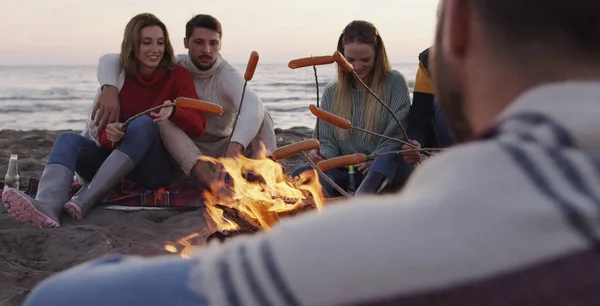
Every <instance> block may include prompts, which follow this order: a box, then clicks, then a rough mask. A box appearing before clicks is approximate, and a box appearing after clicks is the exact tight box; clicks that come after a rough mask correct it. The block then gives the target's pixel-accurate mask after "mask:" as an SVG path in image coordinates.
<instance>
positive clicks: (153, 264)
mask: <svg viewBox="0 0 600 306" xmlns="http://www.w3.org/2000/svg"><path fill="white" fill-rule="evenodd" d="M196 264H197V261H196V260H193V259H182V258H180V257H179V256H178V255H169V256H160V257H156V258H152V259H146V258H141V257H131V256H128V257H125V256H107V257H104V258H100V259H96V260H92V261H89V262H86V263H84V264H81V265H78V266H76V267H74V268H71V269H68V270H66V271H63V272H60V273H58V274H55V275H53V276H51V277H49V278H47V279H45V280H44V281H42V282H41V283H40V284H38V285H37V286H36V287H35V288H34V289H33V291H32V292H31V293H30V294H29V296H28V297H27V299H26V300H25V303H24V304H23V305H25V306H38V305H39V306H41V305H44V306H59V305H86V306H99V305H114V306H121V305H122V306H138V305H139V306H141V305H144V306H154V305H156V306H159V305H160V306H162V305H181V306H188V305H189V306H192V305H194V306H204V305H208V302H207V301H206V299H204V298H203V297H202V296H200V295H198V294H197V293H195V292H193V291H192V290H191V289H190V288H189V286H188V283H189V281H190V272H191V271H192V269H193V267H194V266H195V265H196Z"/></svg>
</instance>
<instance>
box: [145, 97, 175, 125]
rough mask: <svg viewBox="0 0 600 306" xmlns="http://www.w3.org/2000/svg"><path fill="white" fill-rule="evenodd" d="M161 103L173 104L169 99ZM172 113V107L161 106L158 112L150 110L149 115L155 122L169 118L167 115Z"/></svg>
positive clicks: (169, 115)
mask: <svg viewBox="0 0 600 306" xmlns="http://www.w3.org/2000/svg"><path fill="white" fill-rule="evenodd" d="M163 104H173V102H171V101H165V102H163ZM172 114H173V107H172V106H169V107H163V108H161V109H160V110H159V111H158V113H156V112H151V113H150V117H152V118H154V119H153V120H152V122H154V123H156V122H159V121H163V120H166V119H169V117H171V115H172Z"/></svg>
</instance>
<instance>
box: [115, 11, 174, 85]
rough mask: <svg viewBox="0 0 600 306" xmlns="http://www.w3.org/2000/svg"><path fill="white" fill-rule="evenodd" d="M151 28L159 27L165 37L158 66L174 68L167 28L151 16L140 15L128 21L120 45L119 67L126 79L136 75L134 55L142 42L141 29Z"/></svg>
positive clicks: (136, 68)
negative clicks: (121, 68)
mask: <svg viewBox="0 0 600 306" xmlns="http://www.w3.org/2000/svg"><path fill="white" fill-rule="evenodd" d="M152 26H158V27H160V28H161V29H162V31H163V34H164V36H165V51H164V53H163V57H162V59H161V60H160V63H159V64H158V66H159V67H162V68H165V69H173V67H175V53H174V52H173V46H172V45H171V40H170V39H169V32H168V31H167V27H166V26H165V24H164V23H163V22H162V21H160V19H158V18H157V17H156V16H154V15H153V14H150V13H142V14H138V15H136V16H134V17H133V18H131V20H129V22H128V23H127V26H125V32H124V34H123V42H122V43H121V67H123V69H125V74H126V75H127V76H128V77H134V76H135V75H136V74H137V73H138V63H137V59H136V55H137V52H138V51H139V46H140V43H141V40H142V38H141V35H142V29H143V28H145V27H152Z"/></svg>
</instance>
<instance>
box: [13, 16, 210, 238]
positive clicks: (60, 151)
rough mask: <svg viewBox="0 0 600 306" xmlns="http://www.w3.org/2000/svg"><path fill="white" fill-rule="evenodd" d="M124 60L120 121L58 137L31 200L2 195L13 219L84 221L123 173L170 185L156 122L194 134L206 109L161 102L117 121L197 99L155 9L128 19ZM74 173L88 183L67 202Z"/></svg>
mask: <svg viewBox="0 0 600 306" xmlns="http://www.w3.org/2000/svg"><path fill="white" fill-rule="evenodd" d="M121 64H122V66H123V67H125V73H124V74H125V75H124V76H123V77H122V78H121V82H120V84H119V85H120V86H119V87H120V92H119V100H120V108H121V118H120V122H116V123H111V124H108V125H107V126H106V128H105V129H102V130H100V131H95V130H93V129H92V130H86V131H84V133H82V134H81V135H80V134H76V133H70V132H66V133H61V134H60V135H58V137H57V138H56V142H55V143H54V147H53V148H52V152H51V153H50V157H49V158H48V164H47V165H46V167H45V168H44V172H43V173H42V176H41V178H40V182H39V187H38V192H37V194H36V197H35V199H32V198H30V197H29V196H27V195H26V194H24V193H22V192H21V191H19V190H16V189H9V190H7V191H6V192H4V193H3V194H2V200H3V201H4V205H5V206H6V208H7V210H8V213H9V214H10V215H11V216H12V217H13V218H15V219H17V220H19V221H21V222H24V223H28V224H30V225H32V226H36V227H59V226H60V222H59V217H60V215H61V213H62V211H63V209H65V210H66V211H67V212H68V213H69V214H70V215H71V216H72V217H73V218H75V219H77V220H81V219H82V218H83V217H84V215H85V214H86V212H87V211H88V210H89V209H90V208H91V207H92V206H94V204H95V203H96V202H97V201H99V200H101V198H102V197H103V196H105V195H106V194H107V192H108V191H110V189H112V188H113V187H114V186H115V185H116V184H117V183H118V182H119V181H120V180H121V179H123V178H127V179H129V180H131V181H133V182H135V183H136V184H138V185H140V186H142V187H144V188H146V189H156V188H159V187H161V186H164V185H167V184H170V183H172V182H173V180H174V178H175V173H176V172H175V170H176V169H175V168H174V167H173V166H172V163H171V160H170V156H169V155H168V153H167V151H166V149H165V147H164V146H163V144H162V141H161V138H160V134H159V130H158V126H157V123H158V122H159V121H162V120H171V121H172V122H173V123H175V124H176V125H177V126H179V127H180V128H181V129H182V130H184V131H185V132H186V133H187V134H188V135H189V136H190V137H198V136H200V135H202V133H203V132H204V128H205V127H206V116H205V114H204V113H203V112H200V111H197V110H192V109H183V108H178V109H177V110H175V108H174V107H165V108H162V109H160V111H157V112H151V113H149V114H148V115H143V116H140V117H138V118H137V119H135V120H133V121H131V122H130V123H129V125H128V126H127V127H126V129H124V127H123V123H122V122H124V121H125V120H126V119H128V118H130V117H131V116H133V115H135V114H137V113H140V112H143V111H145V110H147V109H149V108H151V107H154V106H157V105H161V104H163V103H171V102H170V101H173V100H174V99H175V98H177V97H188V98H194V99H197V98H198V95H197V93H196V89H195V88H194V84H193V81H192V77H191V75H190V74H189V73H188V72H187V71H186V70H185V69H184V68H183V67H181V66H179V65H175V60H174V55H173V47H172V46H171V42H170V41H169V34H168V32H167V29H166V27H165V25H164V24H163V23H162V22H161V21H160V20H159V19H158V18H156V17H155V16H154V15H152V14H139V15H137V16H135V17H133V18H132V19H131V20H130V21H129V23H128V24H127V26H126V28H125V34H124V38H123V43H122V46H121ZM96 99H97V98H96ZM88 120H91V118H88ZM91 126H93V123H90V121H88V127H91ZM75 172H77V174H78V175H79V176H80V177H81V178H83V180H85V181H86V182H87V183H86V184H85V185H84V186H83V187H82V188H81V189H80V190H79V191H78V192H77V193H76V194H75V195H74V196H73V197H72V198H71V199H69V191H70V190H71V185H72V183H73V178H74V173H75Z"/></svg>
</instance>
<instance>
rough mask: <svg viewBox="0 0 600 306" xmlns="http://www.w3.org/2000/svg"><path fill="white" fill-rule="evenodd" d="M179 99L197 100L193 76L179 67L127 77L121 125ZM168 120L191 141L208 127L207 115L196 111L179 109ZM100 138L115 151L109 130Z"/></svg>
mask: <svg viewBox="0 0 600 306" xmlns="http://www.w3.org/2000/svg"><path fill="white" fill-rule="evenodd" d="M177 97H186V98H193V99H198V94H197V93H196V88H195V87H194V81H193V80H192V76H191V75H190V73H189V72H188V71H187V70H185V68H183V67H182V66H179V65H177V66H175V68H174V69H173V70H165V69H163V68H157V69H156V71H155V72H154V74H153V75H152V76H149V77H144V76H142V75H141V74H138V75H137V76H136V77H135V78H126V80H125V84H124V85H123V88H122V89H121V91H120V92H119V102H120V105H121V113H120V114H121V118H120V122H125V120H127V119H128V118H129V117H131V116H133V115H135V114H137V113H140V112H142V111H144V110H147V109H149V108H151V107H154V106H157V105H160V104H163V102H165V101H167V100H170V101H171V102H173V101H175V99H176V98H177ZM169 120H171V121H172V122H173V123H175V124H176V125H177V126H178V127H179V128H180V129H181V130H183V131H184V132H185V133H186V134H187V135H188V136H190V138H196V137H200V136H202V134H203V133H204V129H205V128H206V114H205V113H204V112H202V111H199V110H195V109H189V108H187V109H186V108H182V107H178V108H177V109H176V110H175V114H173V116H171V118H169ZM98 137H99V140H100V144H101V145H102V147H104V148H106V149H111V148H112V145H113V143H112V141H110V140H108V139H107V138H106V130H104V129H103V130H101V131H100V133H99V135H98Z"/></svg>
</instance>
